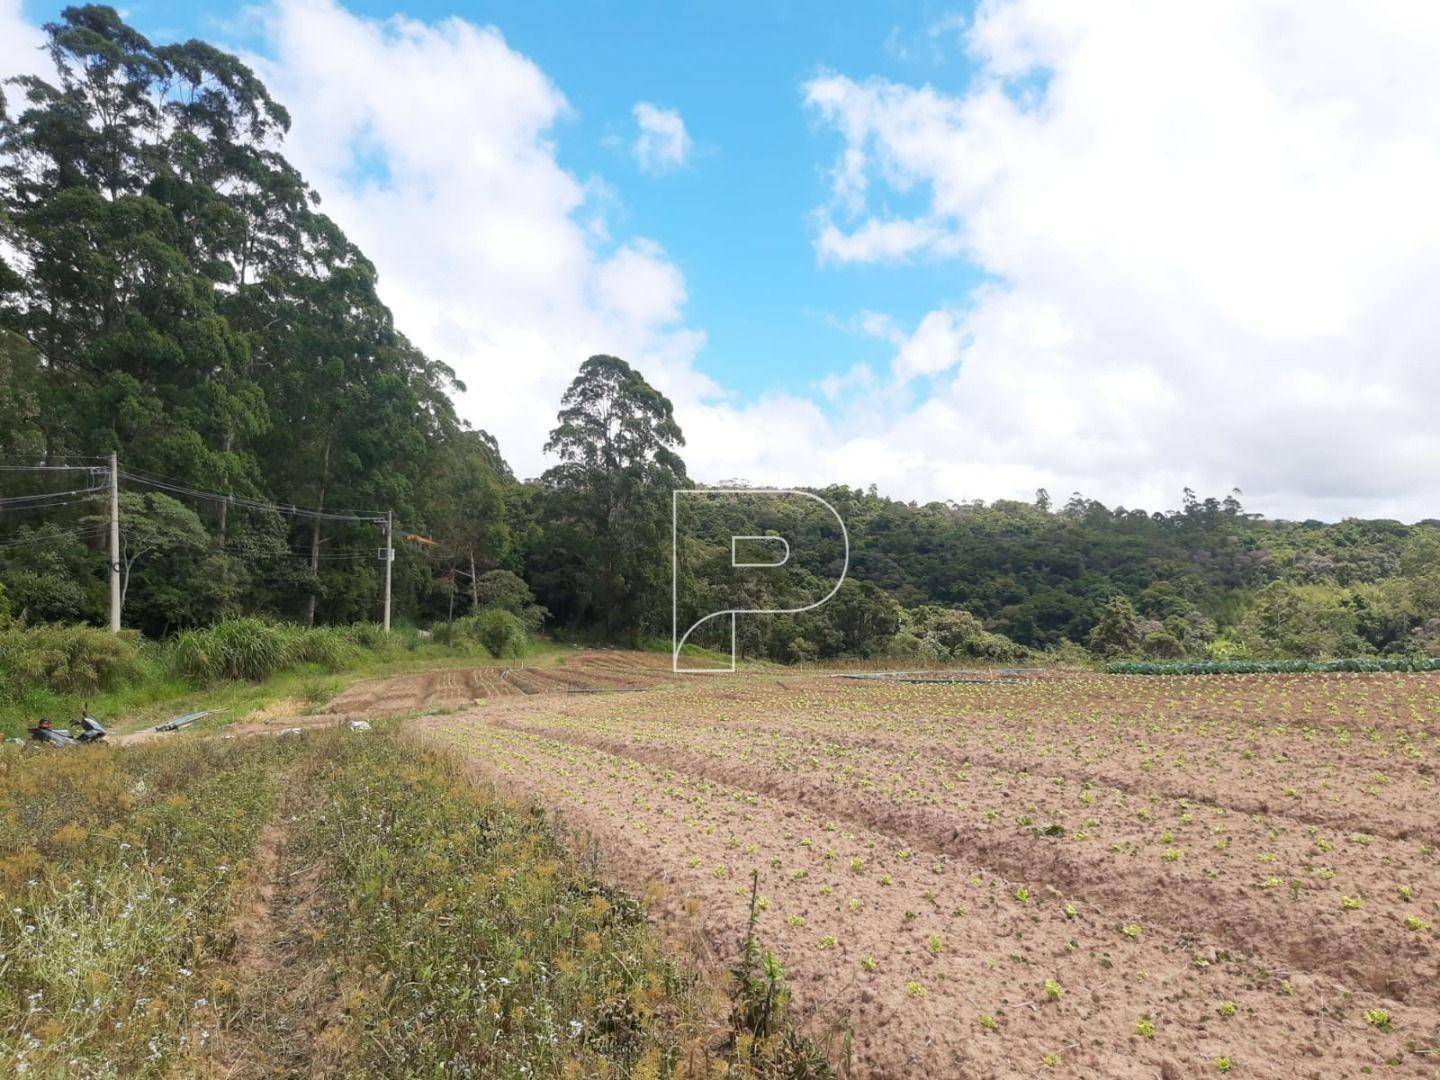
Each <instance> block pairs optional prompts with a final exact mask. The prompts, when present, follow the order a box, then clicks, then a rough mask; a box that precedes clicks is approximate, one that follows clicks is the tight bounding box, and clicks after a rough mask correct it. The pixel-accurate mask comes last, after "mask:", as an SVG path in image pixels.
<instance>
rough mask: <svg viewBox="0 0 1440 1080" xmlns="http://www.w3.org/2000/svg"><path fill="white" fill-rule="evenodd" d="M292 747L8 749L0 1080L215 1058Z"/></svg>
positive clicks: (175, 1065)
mask: <svg viewBox="0 0 1440 1080" xmlns="http://www.w3.org/2000/svg"><path fill="white" fill-rule="evenodd" d="M289 750H290V748H289V747H286V746H284V745H283V744H282V743H280V742H278V741H275V740H271V741H269V742H266V743H261V742H250V743H245V744H240V743H225V742H218V741H204V740H190V741H187V742H186V743H184V744H174V745H167V746H166V747H164V748H163V749H161V748H153V749H139V750H134V751H129V752H125V753H121V752H118V751H109V750H103V749H94V750H86V751H83V752H81V751H76V752H61V751H45V750H24V751H19V750H13V749H7V750H4V751H0V822H3V826H4V827H3V828H0V1074H4V1075H21V1074H25V1073H28V1074H30V1075H40V1076H52V1075H53V1076H59V1075H86V1076H96V1077H111V1076H117V1077H118V1076H146V1075H160V1074H162V1073H164V1072H166V1071H167V1070H171V1071H173V1070H177V1069H179V1068H180V1063H181V1062H183V1061H185V1060H188V1059H189V1058H190V1057H192V1056H193V1055H194V1054H195V1053H197V1052H198V1051H199V1050H201V1049H203V1043H204V1041H205V1039H206V1038H208V1035H207V1034H204V1033H205V1032H206V1028H205V1027H204V1026H203V1023H201V1021H202V1020H203V1011H204V1009H205V1006H206V1004H207V1001H206V992H205V990H204V986H205V985H206V981H207V980H206V972H207V970H208V969H210V968H212V967H213V966H214V965H215V964H216V962H217V961H218V959H219V957H220V956H221V955H222V954H223V952H224V949H225V945H226V941H227V936H226V925H227V923H228V921H229V918H230V913H231V907H232V900H233V896H234V893H235V890H236V888H237V886H236V882H238V881H240V880H241V879H243V877H244V867H245V861H246V859H247V858H248V856H249V853H250V851H251V849H252V848H253V845H254V841H255V837H256V835H257V834H258V832H259V829H260V827H261V825H262V824H263V822H264V821H265V820H266V818H268V817H269V815H270V814H271V813H272V812H273V809H274V807H275V803H276V797H277V775H278V768H279V766H280V764H281V763H282V762H283V760H284V756H285V754H286V753H287V752H288V751H289ZM197 1040H198V1041H199V1043H200V1044H201V1045H200V1046H197V1045H196V1043H197Z"/></svg>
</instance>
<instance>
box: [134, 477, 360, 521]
mask: <svg viewBox="0 0 1440 1080" xmlns="http://www.w3.org/2000/svg"><path fill="white" fill-rule="evenodd" d="M120 475H121V476H122V477H123V478H124V479H126V480H130V481H133V482H135V483H137V484H145V485H147V486H149V487H153V488H157V489H159V490H161V491H169V492H173V493H175V494H177V495H187V496H189V497H190V498H193V499H204V500H208V501H209V502H213V503H219V504H223V505H225V506H238V507H242V508H244V509H247V510H265V511H268V512H270V513H274V514H282V515H285V516H287V517H300V518H319V519H321V520H323V521H358V522H363V523H365V524H368V525H381V524H384V522H385V515H384V514H377V513H375V512H374V511H345V510H322V509H320V508H319V507H314V506H296V505H295V504H293V503H285V504H280V503H272V502H265V501H264V500H261V499H250V498H246V497H245V496H243V495H222V494H220V493H219V492H216V491H202V490H200V489H199V488H193V487H189V486H186V485H184V484H172V483H168V482H166V481H164V480H159V479H156V478H153V477H149V476H145V475H143V474H137V473H135V472H134V471H133V470H130V469H124V470H122V471H121V473H120Z"/></svg>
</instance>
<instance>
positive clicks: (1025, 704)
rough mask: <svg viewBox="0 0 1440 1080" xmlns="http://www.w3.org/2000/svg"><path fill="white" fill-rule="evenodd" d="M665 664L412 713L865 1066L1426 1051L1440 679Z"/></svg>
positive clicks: (1423, 1063) (655, 909) (945, 1071)
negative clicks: (934, 677) (585, 687)
mask: <svg viewBox="0 0 1440 1080" xmlns="http://www.w3.org/2000/svg"><path fill="white" fill-rule="evenodd" d="M650 682H651V685H649V686H648V688H646V689H645V690H644V692H638V693H625V694H569V695H566V694H538V695H534V696H519V695H516V696H505V697H497V698H494V699H492V700H487V701H483V702H478V703H476V704H474V705H473V706H470V707H468V708H467V709H465V711H461V712H458V713H453V714H451V715H447V716H442V717H432V718H430V719H427V720H423V721H420V722H419V724H418V726H419V729H420V731H421V732H422V733H423V734H425V735H426V737H428V738H431V739H434V740H437V741H439V742H442V743H444V744H447V745H450V746H454V747H458V748H459V749H461V750H462V751H463V752H464V753H465V755H466V756H467V757H468V759H469V760H470V761H471V762H472V763H473V766H474V768H475V769H476V771H477V773H479V774H481V775H483V776H486V777H489V778H493V779H497V780H499V781H501V782H502V783H504V784H505V785H507V786H509V787H511V788H513V789H515V790H517V791H519V792H521V793H523V794H525V795H528V796H533V797H536V798H538V799H539V800H541V801H542V802H543V803H544V804H545V805H546V806H547V807H549V808H550V809H551V810H553V811H554V812H555V814H556V816H557V817H558V819H559V820H560V821H561V822H562V823H563V824H564V825H565V826H566V827H567V828H568V829H569V830H570V832H571V833H572V835H573V836H574V837H575V839H576V840H577V842H580V843H587V842H593V843H594V844H595V845H596V847H597V849H598V851H599V853H600V855H601V857H602V860H603V864H604V865H605V866H606V867H607V868H608V871H609V872H610V873H611V874H613V875H615V876H617V877H619V878H620V879H621V881H622V882H623V883H624V884H626V885H627V886H628V887H630V888H631V889H632V890H633V891H635V892H636V893H638V894H641V895H643V896H645V897H646V899H647V900H648V901H649V903H650V910H651V912H652V915H653V916H654V917H655V918H656V919H657V920H658V921H659V922H661V924H662V925H663V926H665V927H666V928H667V929H668V930H669V931H670V932H671V934H672V936H673V937H674V939H675V940H676V941H679V942H688V943H690V944H691V945H693V946H696V947H698V948H699V949H700V951H701V952H702V954H704V955H708V956H709V957H710V958H711V960H713V961H714V962H715V963H716V964H717V965H723V964H727V963H728V962H729V961H730V960H731V958H732V957H733V955H734V950H735V946H736V944H737V942H738V940H739V939H740V937H741V936H742V934H743V933H744V927H745V920H746V915H747V911H748V905H749V895H750V881H751V875H752V872H756V871H758V874H759V892H760V894H761V900H760V902H759V903H760V908H761V910H760V914H759V934H760V937H761V940H762V941H763V943H764V944H765V945H768V946H770V947H773V948H774V949H775V950H776V952H777V953H778V955H779V956H780V959H781V961H782V962H783V964H784V966H785V969H786V972H787V977H788V979H789V981H790V983H791V985H792V987H793V989H794V991H795V1005H796V1007H797V1010H798V1011H799V1013H800V1015H802V1016H804V1017H806V1018H807V1019H806V1024H807V1027H808V1032H809V1034H811V1035H813V1036H815V1037H816V1039H817V1041H821V1040H823V1039H824V1038H825V1037H826V1036H827V1034H828V1035H830V1045H831V1047H832V1048H833V1049H834V1050H835V1053H836V1056H837V1058H838V1059H839V1062H840V1064H841V1065H842V1067H844V1066H845V1064H846V1062H847V1060H848V1066H849V1068H850V1069H851V1070H852V1071H853V1072H854V1073H855V1074H857V1075H875V1076H897V1077H898V1076H922V1075H934V1076H940V1075H945V1076H957V1075H966V1076H969V1075H977V1076H987V1075H1034V1074H1039V1073H1043V1072H1047V1071H1049V1070H1054V1071H1056V1072H1059V1073H1061V1074H1070V1075H1092V1076H1093V1075H1105V1076H1136V1077H1140V1076H1145V1077H1154V1076H1156V1075H1157V1074H1159V1075H1164V1076H1165V1077H1178V1076H1203V1075H1218V1074H1221V1073H1230V1074H1233V1075H1243V1076H1276V1077H1280V1076H1286V1077H1289V1076H1315V1077H1322V1076H1323V1077H1339V1076H1358V1075H1360V1073H1361V1070H1366V1071H1369V1070H1370V1069H1380V1068H1384V1069H1385V1071H1386V1074H1387V1075H1436V1073H1437V1071H1440V1057H1437V1053H1436V1051H1437V1050H1440V936H1437V930H1436V927H1437V926H1440V857H1437V854H1436V847H1437V845H1440V812H1437V795H1440V792H1437V789H1436V779H1437V774H1440V676H1437V675H1435V674H1429V673H1425V674H1325V675H1242V676H1192V677H1142V676H1119V675H1095V674H1088V673H1051V674H1042V675H1036V676H1034V677H1032V678H1030V679H1028V680H1027V681H1024V682H1020V683H1008V682H1003V681H989V682H977V683H950V684H946V683H931V684H919V683H904V682H889V681H883V680H878V681H877V680H865V681H859V680H851V679H843V678H837V677H835V676H833V675H829V674H824V673H814V674H805V675H798V674H796V673H794V672H789V673H785V674H768V673H765V674H754V675H741V676H735V677H710V678H703V677H702V678H690V679H686V680H670V679H664V680H659V679H652V680H650ZM846 1031H848V1032H849V1033H850V1035H849V1046H848V1049H847V1047H846V1041H845V1037H844V1035H843V1033H844V1032H846ZM1047 1067H1048V1068H1047Z"/></svg>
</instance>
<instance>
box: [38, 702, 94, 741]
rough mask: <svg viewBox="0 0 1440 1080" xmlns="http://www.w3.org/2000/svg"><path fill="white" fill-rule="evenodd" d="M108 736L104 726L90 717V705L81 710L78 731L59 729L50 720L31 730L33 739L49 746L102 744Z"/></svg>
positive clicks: (43, 721) (42, 721)
mask: <svg viewBox="0 0 1440 1080" xmlns="http://www.w3.org/2000/svg"><path fill="white" fill-rule="evenodd" d="M107 734H108V732H107V731H106V730H105V727H104V725H103V724H101V723H100V721H99V720H96V719H95V717H93V716H91V715H90V707H89V706H88V705H87V706H86V707H85V708H83V709H81V710H80V727H79V729H78V730H71V729H68V728H57V727H55V726H54V725H53V724H52V723H50V721H49V720H41V721H40V723H39V724H37V725H36V726H35V727H33V728H31V729H30V737H31V738H32V739H34V740H35V741H36V742H40V743H45V744H47V745H49V746H82V745H84V744H85V743H93V742H100V741H101V740H102V739H104V738H105V736H106V735H107Z"/></svg>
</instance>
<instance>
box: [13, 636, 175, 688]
mask: <svg viewBox="0 0 1440 1080" xmlns="http://www.w3.org/2000/svg"><path fill="white" fill-rule="evenodd" d="M148 671H149V664H148V663H147V658H146V656H145V653H144V650H143V649H142V645H141V639H140V635H139V634H137V633H135V632H133V631H128V632H125V633H121V634H112V633H109V632H108V631H105V630H98V629H96V628H95V627H93V626H64V625H60V624H55V625H41V626H24V625H22V624H19V623H15V624H11V625H8V626H4V627H3V628H0V701H7V700H8V701H19V700H22V699H23V698H24V697H25V696H26V695H27V694H28V693H29V692H31V691H32V690H35V689H37V688H38V689H43V690H48V691H50V692H53V693H56V694H94V693H98V692H100V691H102V690H114V689H117V688H119V687H121V686H124V685H126V684H128V683H131V682H135V681H138V680H139V679H141V678H143V677H144V676H145V675H146V674H147V673H148Z"/></svg>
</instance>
